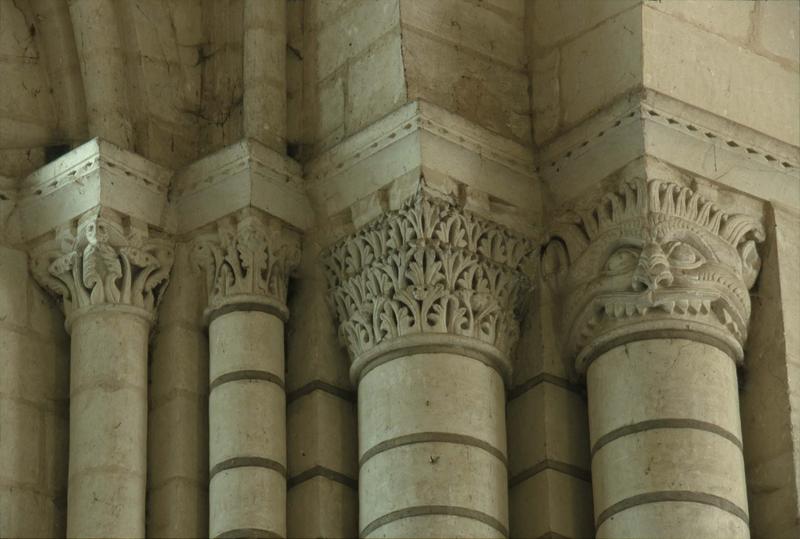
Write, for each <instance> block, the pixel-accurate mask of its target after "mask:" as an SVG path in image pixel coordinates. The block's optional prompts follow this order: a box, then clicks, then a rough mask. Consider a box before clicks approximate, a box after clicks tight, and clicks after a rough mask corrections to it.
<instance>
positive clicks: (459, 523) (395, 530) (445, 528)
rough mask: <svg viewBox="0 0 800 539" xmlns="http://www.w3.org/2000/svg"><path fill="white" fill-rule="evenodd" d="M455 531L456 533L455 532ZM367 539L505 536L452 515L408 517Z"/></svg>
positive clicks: (388, 525) (382, 528) (475, 521)
mask: <svg viewBox="0 0 800 539" xmlns="http://www.w3.org/2000/svg"><path fill="white" fill-rule="evenodd" d="M454 530H455V531H454ZM365 537H369V538H378V537H436V538H441V539H445V538H448V537H459V538H465V539H466V538H469V537H491V538H501V537H505V535H504V534H502V533H500V532H499V531H497V530H496V529H495V528H493V527H492V526H489V525H488V524H484V523H483V522H481V521H479V520H476V519H471V518H465V517H459V516H450V515H425V516H417V517H408V518H403V519H400V520H395V521H394V522H390V523H389V524H386V525H384V526H381V527H380V528H378V529H376V530H375V531H374V532H372V533H369V534H367V535H366V536H365Z"/></svg>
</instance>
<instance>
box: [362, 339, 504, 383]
mask: <svg viewBox="0 0 800 539" xmlns="http://www.w3.org/2000/svg"><path fill="white" fill-rule="evenodd" d="M436 353H451V354H458V355H462V356H467V357H471V358H473V359H476V360H478V361H480V362H482V363H485V364H486V365H487V366H488V367H491V368H492V369H494V370H496V371H497V372H498V374H499V375H500V377H501V378H502V379H503V382H504V383H505V384H506V386H507V387H510V385H511V373H512V364H511V359H510V358H509V357H508V356H507V355H506V354H503V353H502V352H501V351H500V350H499V349H498V348H496V347H494V346H492V345H490V344H487V343H485V342H482V341H479V340H477V339H473V338H471V337H464V336H461V335H453V334H450V333H415V334H411V335H403V336H399V337H395V338H393V339H390V340H388V341H385V342H383V343H381V344H379V345H377V346H375V347H374V348H371V349H370V350H369V351H367V352H366V353H364V354H362V355H360V356H358V357H357V358H355V360H353V362H352V363H351V365H350V380H351V381H352V383H353V386H354V387H358V383H359V382H360V381H361V379H362V378H363V377H364V376H365V375H366V374H367V373H368V372H369V371H371V370H372V369H374V368H375V367H377V366H379V365H382V364H383V363H386V362H387V361H391V360H393V359H396V358H398V357H404V356H410V355H415V354H436Z"/></svg>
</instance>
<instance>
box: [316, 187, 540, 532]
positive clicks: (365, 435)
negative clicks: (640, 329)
mask: <svg viewBox="0 0 800 539" xmlns="http://www.w3.org/2000/svg"><path fill="white" fill-rule="evenodd" d="M532 250H533V246H532V243H531V242H529V241H528V240H526V239H522V238H520V237H517V236H516V235H514V234H513V233H511V232H510V231H509V230H506V229H505V228H503V227H500V226H498V225H495V224H493V223H491V222H488V221H485V220H482V219H480V218H478V217H476V216H475V215H473V214H471V213H469V212H465V211H463V210H462V209H461V208H459V207H458V206H457V205H456V204H454V203H453V202H452V201H450V200H449V199H445V198H439V196H437V195H435V194H433V193H429V192H427V191H425V190H422V191H420V192H419V193H418V194H417V195H415V196H414V197H412V198H411V199H410V200H409V201H408V202H406V203H405V204H404V205H403V206H402V207H401V208H399V209H398V210H396V211H392V212H389V213H386V214H384V215H383V216H381V217H379V218H378V219H376V220H375V221H373V222H372V223H370V224H368V225H366V226H365V227H364V228H363V229H362V230H361V231H360V232H358V233H357V234H355V235H353V236H351V237H349V238H346V239H345V240H344V241H342V242H341V243H339V244H337V245H335V246H333V247H332V248H331V249H330V250H329V252H328V253H327V254H326V256H325V263H326V267H327V270H328V275H329V278H330V285H331V288H332V290H331V299H332V302H333V304H334V306H335V308H336V311H337V315H338V318H339V323H340V326H339V332H340V337H341V338H342V339H343V341H344V342H345V343H346V345H347V348H348V350H349V352H350V355H351V357H352V364H351V369H350V374H351V378H352V381H353V383H354V385H357V386H358V421H359V425H358V429H359V459H360V474H359V498H360V501H359V504H360V515H359V519H360V523H359V527H360V535H361V536H364V537H503V536H507V535H508V500H507V497H508V489H507V474H508V471H507V465H506V431H505V394H504V384H506V383H508V381H509V379H510V374H511V359H510V358H511V357H512V349H513V347H514V345H515V343H516V341H517V338H518V335H519V326H518V320H517V316H516V314H517V313H516V312H515V311H516V308H517V306H518V302H519V301H520V300H521V298H522V296H523V295H524V294H523V292H524V290H525V288H526V286H527V282H528V281H527V279H526V278H525V277H524V274H523V273H522V271H521V269H522V265H523V264H524V263H525V262H526V261H527V260H528V255H529V254H530V253H531V251H532Z"/></svg>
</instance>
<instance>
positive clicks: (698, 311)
mask: <svg viewBox="0 0 800 539" xmlns="http://www.w3.org/2000/svg"><path fill="white" fill-rule="evenodd" d="M737 313H738V311H737V310H736V309H735V308H733V306H731V305H730V304H729V302H728V301H727V300H726V299H725V298H724V297H723V296H720V295H719V294H717V293H715V292H714V291H712V290H707V291H700V290H696V289H695V290H682V289H669V290H663V291H655V292H654V291H648V292H644V293H624V292H623V293H616V294H603V295H600V296H598V297H596V298H595V299H594V300H593V301H592V303H591V307H590V308H588V309H586V310H585V311H584V314H583V315H582V316H581V317H580V318H579V319H578V325H576V326H575V328H576V329H577V328H581V331H580V341H581V342H586V340H588V339H590V338H592V336H593V335H595V334H596V333H598V332H602V330H604V329H605V328H606V327H607V326H609V325H613V326H618V325H619V324H625V323H626V322H627V321H633V320H634V319H640V318H643V317H647V318H653V319H662V320H663V319H668V318H669V317H675V318H676V322H678V323H680V322H679V321H680V319H684V320H685V319H687V318H692V319H698V320H704V321H706V322H712V323H716V324H720V325H722V326H724V327H725V328H726V329H728V331H730V332H731V333H732V334H733V335H734V336H735V337H736V338H737V339H742V338H743V332H742V328H743V324H742V323H741V321H740V316H739V315H738V314H737Z"/></svg>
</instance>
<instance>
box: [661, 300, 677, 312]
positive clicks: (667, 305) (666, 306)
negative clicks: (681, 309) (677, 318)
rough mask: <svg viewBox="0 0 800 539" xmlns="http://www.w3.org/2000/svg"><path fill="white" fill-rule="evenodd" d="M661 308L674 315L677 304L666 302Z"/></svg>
mask: <svg viewBox="0 0 800 539" xmlns="http://www.w3.org/2000/svg"><path fill="white" fill-rule="evenodd" d="M661 308H662V309H664V310H665V311H667V312H668V313H672V311H674V310H675V302H674V301H665V302H664V303H662V304H661Z"/></svg>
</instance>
